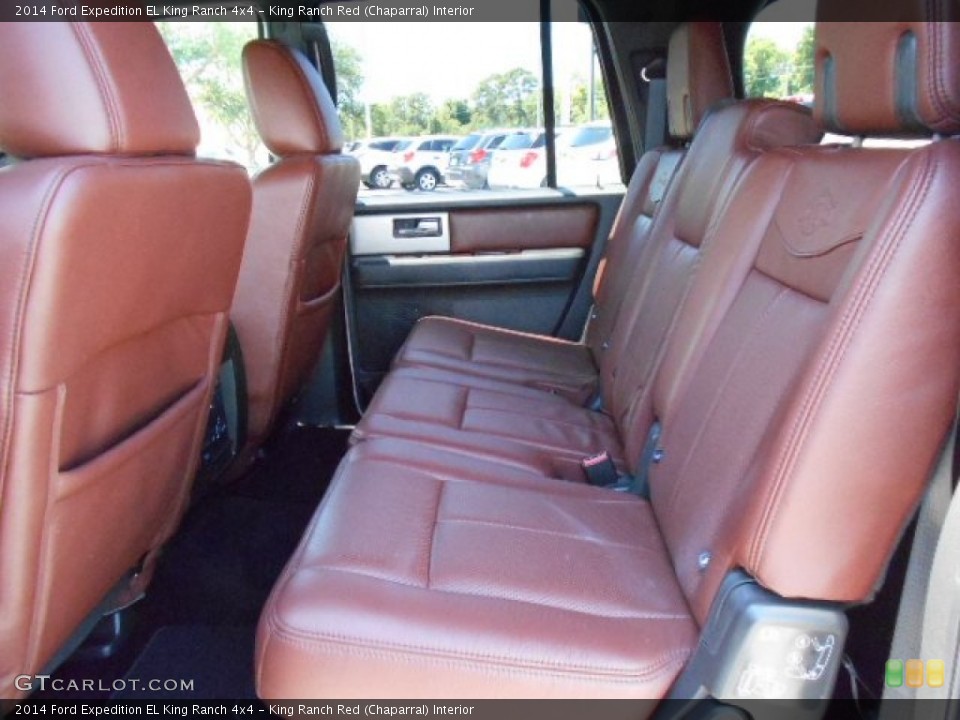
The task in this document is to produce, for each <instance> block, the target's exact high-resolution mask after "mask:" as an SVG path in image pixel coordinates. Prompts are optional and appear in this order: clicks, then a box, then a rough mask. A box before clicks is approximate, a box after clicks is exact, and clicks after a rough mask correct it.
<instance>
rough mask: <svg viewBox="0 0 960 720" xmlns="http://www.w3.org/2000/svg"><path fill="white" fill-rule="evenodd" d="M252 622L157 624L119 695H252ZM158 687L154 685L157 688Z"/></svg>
mask: <svg viewBox="0 0 960 720" xmlns="http://www.w3.org/2000/svg"><path fill="white" fill-rule="evenodd" d="M251 630H252V629H251V628H250V627H249V626H241V627H231V626H209V625H178V626H173V627H165V628H162V629H161V630H158V631H157V632H156V633H155V634H154V636H153V637H152V638H151V639H150V642H149V643H147V646H146V647H145V648H144V650H143V652H142V653H141V654H140V657H138V658H137V660H136V662H134V664H133V667H131V668H130V671H129V672H128V673H127V675H126V677H125V678H124V681H125V683H126V684H125V686H124V687H123V689H122V690H120V691H119V692H115V693H113V694H112V695H111V698H112V699H114V700H141V699H146V700H199V699H211V698H212V699H223V698H230V699H231V700H253V699H255V698H256V693H255V691H254V685H253V643H254V634H253V632H252V631H251ZM153 688H155V689H153Z"/></svg>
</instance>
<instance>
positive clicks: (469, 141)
mask: <svg viewBox="0 0 960 720" xmlns="http://www.w3.org/2000/svg"><path fill="white" fill-rule="evenodd" d="M482 137H483V135H467V136H466V137H465V138H462V139H461V140H460V141H459V142H458V143H457V144H456V145H454V146H453V149H454V151H456V150H473V149H474V148H475V147H476V146H477V143H479V142H480V138H482Z"/></svg>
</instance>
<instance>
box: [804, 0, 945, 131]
mask: <svg viewBox="0 0 960 720" xmlns="http://www.w3.org/2000/svg"><path fill="white" fill-rule="evenodd" d="M844 2H845V3H848V2H850V0H844ZM853 4H854V5H858V3H853ZM911 4H912V3H911ZM829 5H831V3H828V2H821V3H820V7H818V20H821V19H822V18H826V17H830V16H831V15H834V16H835V15H836V13H837V12H838V11H842V12H850V8H849V7H848V6H847V5H846V4H844V5H843V7H842V8H841V7H840V6H838V7H837V8H833V7H828V6H829ZM949 7H950V3H949V2H946V3H944V2H938V1H936V0H935V1H934V2H924V3H922V7H917V8H905V9H903V10H902V13H903V14H905V15H906V16H915V17H917V18H918V19H917V20H915V21H912V22H826V21H821V22H818V23H817V51H816V52H817V54H816V64H817V85H816V105H815V115H816V118H817V120H818V121H819V122H820V123H821V125H822V126H823V127H825V128H827V129H830V130H833V131H835V132H841V133H849V134H853V135H882V134H928V133H944V134H953V133H957V132H960V22H942V21H940V20H941V19H942V20H946V19H948V17H947V13H948V12H949ZM869 12H870V10H869V9H867V10H865V11H864V13H861V15H862V16H865V14H866V13H869ZM874 12H876V11H875V10H874ZM941 16H942V17H941ZM921 17H923V18H929V19H931V20H932V21H931V22H921V21H920V19H919V18H921ZM949 19H952V20H958V19H960V18H949Z"/></svg>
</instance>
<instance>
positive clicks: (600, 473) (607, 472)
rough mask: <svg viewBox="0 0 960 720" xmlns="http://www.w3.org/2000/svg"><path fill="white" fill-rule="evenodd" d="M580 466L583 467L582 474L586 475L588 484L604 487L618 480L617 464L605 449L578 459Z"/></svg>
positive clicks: (614, 483)
mask: <svg viewBox="0 0 960 720" xmlns="http://www.w3.org/2000/svg"><path fill="white" fill-rule="evenodd" d="M580 467H582V468H583V474H584V475H586V477H587V482H588V483H589V484H590V485H596V486H598V487H606V486H607V485H616V484H617V483H618V482H620V473H619V472H617V466H616V465H615V464H614V462H613V459H612V458H611V457H610V453H608V452H607V451H606V450H604V451H603V452H601V453H597V454H596V455H590V456H589V457H585V458H584V459H583V460H581V461H580Z"/></svg>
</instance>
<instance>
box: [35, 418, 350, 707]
mask: <svg viewBox="0 0 960 720" xmlns="http://www.w3.org/2000/svg"><path fill="white" fill-rule="evenodd" d="M346 442H347V433H346V432H343V431H336V430H327V429H315V428H296V429H292V430H290V431H287V432H285V433H283V434H281V435H279V436H278V437H276V438H274V440H273V441H272V442H271V443H269V444H268V445H267V447H266V448H265V457H264V458H262V459H260V460H259V461H258V462H257V463H256V464H255V465H254V466H253V467H252V468H251V470H250V471H249V472H248V473H247V474H246V475H245V476H244V477H242V478H240V480H238V481H237V482H235V483H232V484H231V485H229V486H225V487H216V488H212V489H209V490H208V491H207V492H205V493H204V494H203V496H202V497H201V498H200V499H199V500H197V501H196V502H195V503H194V505H193V506H192V507H191V509H190V510H189V511H188V513H187V515H186V517H185V518H184V521H183V524H182V526H181V528H180V530H179V531H178V533H177V534H176V536H175V537H174V538H173V539H172V540H171V541H170V543H169V544H168V546H167V548H166V550H165V551H164V554H163V556H162V557H161V559H160V561H159V564H158V566H157V571H156V575H155V577H154V580H153V583H152V584H151V585H150V588H149V591H148V594H147V597H146V598H145V599H144V600H142V601H141V602H140V603H138V604H137V605H136V606H134V608H133V609H132V610H133V612H132V615H131V630H130V636H129V638H128V639H127V640H126V641H125V642H124V644H123V646H122V649H121V651H120V652H118V653H116V654H115V655H114V656H113V657H111V658H109V659H96V660H91V659H88V658H83V657H80V656H77V657H75V658H73V659H71V660H69V661H68V662H66V663H65V664H64V665H63V666H61V668H60V669H59V670H58V671H57V672H56V673H55V675H54V677H55V678H60V679H63V680H65V681H69V680H77V681H80V680H84V679H94V680H95V681H97V682H96V687H95V688H94V689H93V690H89V689H88V690H84V689H83V685H82V684H81V683H79V682H78V683H76V686H77V687H78V688H79V689H76V690H71V691H60V692H49V693H38V694H36V695H35V696H34V697H37V698H43V697H45V696H46V697H49V698H56V699H106V698H109V697H111V696H112V697H117V698H123V699H127V698H130V699H132V698H146V697H152V698H156V699H158V700H160V699H168V700H172V699H201V698H203V699H208V698H209V699H230V700H234V699H235V700H241V699H252V698H254V685H253V646H254V634H255V630H256V623H257V620H258V618H259V615H260V610H261V608H262V607H263V604H264V602H265V601H266V599H267V595H268V594H269V592H270V589H271V588H272V586H273V583H274V581H275V580H276V578H277V576H278V575H279V574H280V572H281V570H282V569H283V566H284V564H285V563H286V562H287V560H288V559H289V557H290V556H291V555H292V553H293V551H294V549H295V548H296V545H297V543H298V542H299V540H300V536H301V535H302V533H303V531H304V529H305V528H306V525H307V523H308V522H309V520H310V518H311V517H312V516H313V513H314V512H315V510H316V508H317V505H318V504H319V502H320V500H321V498H322V497H323V493H324V491H325V490H326V488H327V484H328V483H329V481H330V477H331V475H332V473H333V471H334V469H335V468H336V465H337V463H338V462H339V460H340V458H341V457H342V456H343V454H344V452H345V451H346ZM124 678H128V679H130V678H136V679H138V680H141V681H148V680H167V679H174V680H180V679H183V680H188V681H189V680H192V681H193V685H192V688H189V687H188V688H187V689H179V688H178V689H177V690H175V691H164V692H160V693H144V692H143V691H138V690H134V689H133V688H132V687H131V684H130V683H129V682H128V683H126V684H124V683H123V682H122V681H123V679H124ZM114 681H118V682H117V684H116V686H114V685H113V683H114ZM62 687H63V686H62ZM114 687H116V688H117V689H116V690H114V689H113V688H114ZM105 688H106V689H105Z"/></svg>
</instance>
